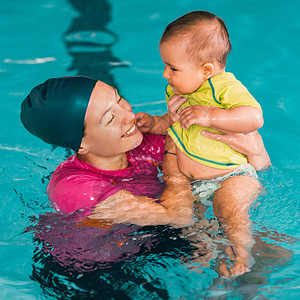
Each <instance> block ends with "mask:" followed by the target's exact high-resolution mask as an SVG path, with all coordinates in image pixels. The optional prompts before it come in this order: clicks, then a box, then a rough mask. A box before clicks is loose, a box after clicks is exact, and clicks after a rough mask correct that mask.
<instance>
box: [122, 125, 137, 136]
mask: <svg viewBox="0 0 300 300" xmlns="http://www.w3.org/2000/svg"><path fill="white" fill-rule="evenodd" d="M135 131H136V125H135V123H133V125H132V126H131V127H130V128H129V129H128V130H127V131H126V132H125V133H124V134H123V135H122V137H127V136H130V135H133V134H134V133H135Z"/></svg>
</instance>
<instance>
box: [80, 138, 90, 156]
mask: <svg viewBox="0 0 300 300" xmlns="http://www.w3.org/2000/svg"><path fill="white" fill-rule="evenodd" d="M88 152H89V151H88V148H87V146H86V143H85V141H84V138H83V139H82V141H81V144H80V147H79V150H78V151H77V153H78V154H87V153H88Z"/></svg>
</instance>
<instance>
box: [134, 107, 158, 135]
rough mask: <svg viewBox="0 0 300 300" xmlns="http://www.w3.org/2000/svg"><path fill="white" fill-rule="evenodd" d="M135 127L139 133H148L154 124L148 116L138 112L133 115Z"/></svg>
mask: <svg viewBox="0 0 300 300" xmlns="http://www.w3.org/2000/svg"><path fill="white" fill-rule="evenodd" d="M135 118H136V121H137V123H136V124H137V126H138V128H139V130H140V131H141V132H144V133H145V132H149V131H150V130H151V128H152V127H153V126H154V124H155V120H154V118H153V117H152V116H150V115H149V114H146V113H143V112H139V113H136V114H135Z"/></svg>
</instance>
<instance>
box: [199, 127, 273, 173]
mask: <svg viewBox="0 0 300 300" xmlns="http://www.w3.org/2000/svg"><path fill="white" fill-rule="evenodd" d="M201 133H202V135H203V136H205V137H207V138H209V139H212V140H215V141H220V142H223V143H225V144H227V145H228V146H230V147H231V148H232V149H233V150H235V151H237V152H240V153H242V154H244V155H246V156H247V158H248V161H249V163H251V164H252V165H253V166H254V168H255V169H256V170H261V169H264V168H266V167H268V166H270V165H271V161H270V157H269V155H268V153H267V151H266V149H265V146H264V142H263V140H262V138H261V136H260V134H259V133H258V132H257V131H253V132H250V133H245V134H244V133H232V134H220V133H213V132H209V131H206V130H203V131H202V132H201Z"/></svg>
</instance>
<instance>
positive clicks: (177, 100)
mask: <svg viewBox="0 0 300 300" xmlns="http://www.w3.org/2000/svg"><path fill="white" fill-rule="evenodd" d="M186 100H187V98H184V97H180V96H179V95H174V96H172V97H171V99H170V100H169V102H168V111H169V118H170V120H171V123H172V124H174V123H175V122H177V121H178V120H179V119H180V115H179V114H178V111H177V110H178V108H179V107H180V105H181V104H183V103H184V102H186Z"/></svg>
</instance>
